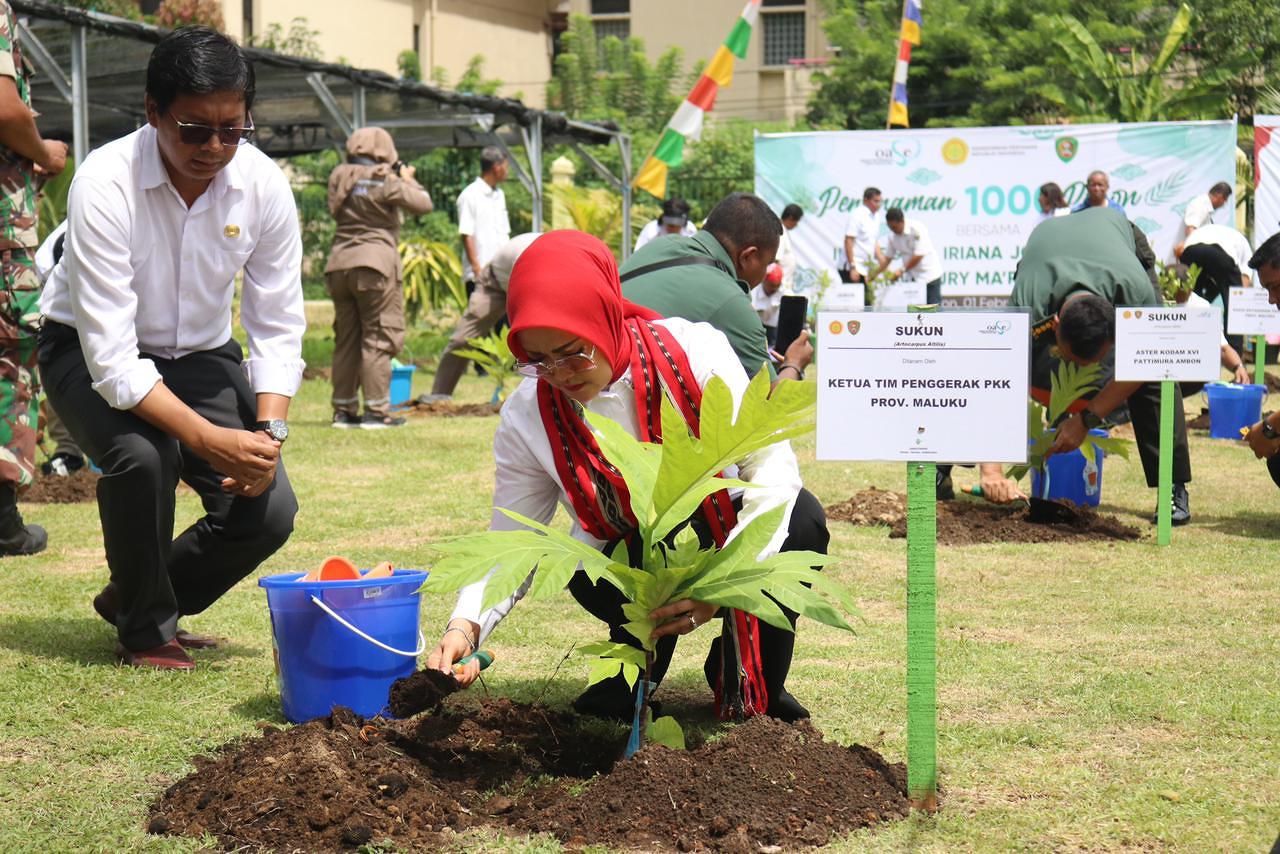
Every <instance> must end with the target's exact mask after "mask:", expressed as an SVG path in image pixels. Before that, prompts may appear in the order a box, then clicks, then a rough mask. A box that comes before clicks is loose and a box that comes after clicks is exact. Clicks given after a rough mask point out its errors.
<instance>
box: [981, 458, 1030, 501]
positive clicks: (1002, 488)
mask: <svg viewBox="0 0 1280 854" xmlns="http://www.w3.org/2000/svg"><path fill="white" fill-rule="evenodd" d="M981 484H982V497H983V498H985V499H987V500H988V501H990V502H991V503H992V504H1011V503H1013V502H1014V501H1026V500H1027V496H1026V495H1025V494H1024V493H1023V491H1022V490H1021V489H1019V488H1018V482H1017V481H1016V480H1010V479H1009V478H1007V477H1005V476H1004V472H1003V471H1001V468H1000V466H999V465H996V466H991V467H988V466H985V465H984V466H983V467H982V480H981Z"/></svg>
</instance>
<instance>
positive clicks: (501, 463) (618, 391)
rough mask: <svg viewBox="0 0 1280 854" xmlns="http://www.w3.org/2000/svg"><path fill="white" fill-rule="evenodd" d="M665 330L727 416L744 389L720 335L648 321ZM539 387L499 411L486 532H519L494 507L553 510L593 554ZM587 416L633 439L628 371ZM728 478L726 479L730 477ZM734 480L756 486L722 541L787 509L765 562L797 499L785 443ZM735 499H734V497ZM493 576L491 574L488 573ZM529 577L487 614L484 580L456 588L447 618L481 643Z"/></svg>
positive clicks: (536, 515)
mask: <svg viewBox="0 0 1280 854" xmlns="http://www.w3.org/2000/svg"><path fill="white" fill-rule="evenodd" d="M655 323H656V324H657V325H659V326H664V327H666V328H667V330H669V331H670V332H671V334H672V335H674V336H675V339H676V340H677V341H678V342H680V345H681V346H682V347H683V348H684V351H685V353H687V354H688V357H689V366H690V367H691V368H692V369H693V374H694V377H695V379H696V380H697V383H698V386H699V387H701V388H706V385H707V383H708V382H709V381H710V380H711V377H713V376H718V377H720V379H722V380H723V381H724V382H725V384H726V385H728V386H729V391H730V393H731V394H732V395H733V401H734V409H735V412H736V409H737V407H738V405H740V403H741V401H742V395H743V393H744V392H745V391H746V388H747V382H748V380H747V375H746V372H745V371H743V369H742V365H741V363H740V362H739V361H738V357H737V356H736V355H734V352H733V348H732V347H730V346H729V341H728V339H727V338H725V337H724V334H723V333H721V332H720V331H719V330H717V329H715V328H714V327H713V326H711V325H710V324H707V323H690V322H689V321H687V320H683V319H680V318H667V319H664V320H658V321H655ZM537 384H538V381H537V380H534V379H526V380H525V381H524V382H522V383H521V384H520V386H519V387H518V388H517V389H516V390H515V392H514V393H512V395H511V397H510V398H509V399H508V400H507V402H506V404H505V405H503V407H502V417H501V421H500V423H499V424H498V430H497V433H495V434H494V437H493V458H494V464H495V468H496V472H495V476H494V478H495V482H494V490H493V517H492V519H491V521H490V523H489V530H491V531H510V530H519V529H520V528H521V527H522V526H521V525H520V524H518V523H517V522H515V521H514V520H512V519H511V518H509V517H508V516H506V515H504V514H503V513H502V512H501V511H500V509H499V508H506V509H508V510H513V511H515V512H517V513H520V514H521V515H523V516H527V517H529V518H530V519H534V520H536V521H538V522H541V523H543V524H547V523H549V522H550V521H551V518H552V517H553V516H554V515H555V511H556V503H557V502H559V503H560V504H563V505H564V508H565V510H566V511H567V512H568V513H569V517H570V518H571V519H573V529H572V531H571V535H572V536H573V537H574V538H575V539H577V540H580V541H581V542H584V543H587V544H589V545H591V546H592V547H594V548H600V547H602V546H603V545H604V544H605V543H604V541H603V540H598V539H596V538H595V537H593V536H591V535H590V534H588V533H587V532H586V531H584V530H583V529H582V525H581V524H579V522H578V519H577V515H576V513H575V512H574V509H573V504H572V502H571V501H570V500H569V497H568V495H567V494H566V493H565V489H564V484H562V483H561V482H560V476H559V474H557V472H556V463H555V456H554V454H553V453H552V449H551V442H550V441H549V440H548V439H547V434H546V430H545V429H544V427H543V425H542V417H541V415H540V414H539V412H538V394H537ZM587 409H589V410H590V411H592V412H594V413H596V414H598V415H604V416H606V417H608V418H611V419H613V420H614V421H616V422H618V423H619V424H621V425H622V426H623V427H624V428H625V429H626V430H627V431H628V432H629V433H630V434H631V435H632V436H636V437H638V436H639V433H640V430H639V422H638V419H637V415H636V401H635V392H634V390H633V387H632V384H631V371H630V370H629V369H628V370H627V372H626V373H624V374H623V375H622V376H621V377H619V378H618V380H617V381H616V382H614V383H613V384H612V385H611V386H609V387H608V388H606V389H605V390H603V391H601V392H600V394H598V395H597V396H596V397H595V398H594V399H592V400H591V402H590V403H588V404H587ZM730 473H731V474H732V472H730ZM736 477H737V478H739V479H741V480H745V481H749V482H751V483H754V484H759V486H758V487H757V488H755V489H747V490H736V491H735V492H737V493H740V494H741V496H742V509H741V511H740V512H739V513H738V523H737V525H736V526H735V527H734V528H733V530H732V531H730V532H729V539H730V540H731V539H733V538H734V537H735V536H737V534H738V532H739V531H740V530H741V529H742V528H743V527H744V526H745V525H747V524H748V523H750V522H751V520H752V519H754V518H756V517H757V516H759V515H760V514H762V513H766V512H768V511H769V510H772V509H774V508H775V507H778V506H779V505H784V504H785V505H786V507H787V509H786V512H785V514H784V516H783V519H782V522H781V524H780V525H779V526H778V530H777V531H776V532H775V533H774V535H773V538H772V539H771V540H770V541H769V544H768V546H766V547H765V548H764V549H763V550H762V551H761V552H760V555H759V559H761V560H763V559H764V558H767V557H770V556H772V555H774V554H776V553H777V552H778V551H779V549H781V548H782V543H783V541H784V540H785V539H786V537H787V527H788V525H789V524H790V520H791V510H792V507H793V506H794V504H795V499H796V495H797V494H798V493H799V492H800V487H801V485H802V484H801V481H800V469H799V467H798V466H797V463H796V457H795V454H794V453H793V452H792V450H791V444H790V442H779V443H777V444H775V445H770V446H769V447H767V448H763V449H761V450H759V451H756V452H755V453H753V454H748V455H747V456H746V457H744V458H743V459H742V460H739V461H738V471H737V474H736ZM735 497H736V496H735ZM490 575H492V572H490ZM532 577H533V576H532V574H530V576H529V578H528V579H525V582H524V584H523V585H521V587H520V589H519V590H517V591H516V592H515V593H514V594H513V595H512V596H510V597H509V598H508V599H506V600H505V601H503V602H499V603H498V604H497V605H495V606H494V607H492V608H490V609H488V610H487V611H483V612H482V611H481V604H482V602H483V600H484V591H485V586H486V584H487V583H488V580H489V576H488V575H486V576H485V577H484V578H483V579H481V580H480V581H477V582H475V583H474V584H471V585H468V586H467V587H464V588H462V590H460V591H459V592H458V602H457V605H456V606H455V607H454V610H453V617H452V618H451V619H458V618H464V619H467V620H471V621H472V622H475V623H478V624H479V625H480V637H479V639H478V641H477V643H479V642H480V641H483V640H484V639H485V638H486V637H487V636H488V635H489V633H490V632H492V631H493V629H494V627H495V626H497V625H498V623H499V622H501V620H502V618H503V617H505V616H506V615H507V614H508V613H510V611H511V609H512V608H513V607H514V606H515V603H516V602H518V601H520V599H521V598H522V597H523V596H524V594H525V593H526V592H527V591H528V589H529V584H530V581H531V579H532Z"/></svg>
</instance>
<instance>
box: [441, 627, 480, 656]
mask: <svg viewBox="0 0 1280 854" xmlns="http://www.w3.org/2000/svg"><path fill="white" fill-rule="evenodd" d="M449 632H457V633H458V634H460V635H462V637H463V638H464V639H466V641H467V646H469V647H471V651H472V652H475V651H476V645H475V643H474V642H473V641H472V640H471V635H469V634H467V632H466V630H465V629H461V628H459V627H458V626H450V627H449V628H447V629H445V630H444V634H445V635H447V634H449ZM440 637H441V638H443V637H444V635H441V636H440Z"/></svg>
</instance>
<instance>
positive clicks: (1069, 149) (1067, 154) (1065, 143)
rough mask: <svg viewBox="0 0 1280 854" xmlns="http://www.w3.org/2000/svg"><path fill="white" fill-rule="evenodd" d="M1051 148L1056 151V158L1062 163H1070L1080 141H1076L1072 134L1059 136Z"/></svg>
mask: <svg viewBox="0 0 1280 854" xmlns="http://www.w3.org/2000/svg"><path fill="white" fill-rule="evenodd" d="M1053 150H1054V151H1055V152H1057V154H1058V159H1059V160H1061V161H1062V162H1063V163H1070V162H1071V161H1072V160H1073V159H1074V158H1075V156H1076V154H1078V153H1079V152H1080V143H1079V142H1077V141H1076V138H1075V137H1074V136H1063V137H1059V138H1058V141H1057V142H1055V143H1054V144H1053Z"/></svg>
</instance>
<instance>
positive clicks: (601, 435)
mask: <svg viewBox="0 0 1280 854" xmlns="http://www.w3.org/2000/svg"><path fill="white" fill-rule="evenodd" d="M586 414H587V422H588V423H589V424H590V425H591V428H592V430H593V431H594V432H595V437H596V442H597V443H598V444H599V445H600V450H601V451H603V452H604V456H605V459H607V460H608V461H609V462H610V463H612V464H613V466H614V468H616V469H617V470H618V472H619V473H620V474H621V475H622V479H623V480H625V481H626V482H627V492H629V493H630V494H631V509H632V512H633V513H635V514H636V521H637V522H638V523H639V525H640V527H641V529H647V528H649V527H650V526H651V525H652V524H653V519H652V517H651V516H650V515H648V514H651V513H652V512H653V503H652V497H653V487H654V483H655V482H656V481H657V479H658V466H659V463H661V461H662V446H661V445H656V444H651V443H649V442H641V441H639V440H638V439H636V438H635V437H634V436H632V435H631V434H630V433H628V432H627V431H626V430H625V429H624V428H623V427H622V425H621V424H619V423H618V422H616V421H614V420H613V419H612V418H606V417H605V416H603V415H599V414H597V413H594V412H591V411H590V410H587V413H586Z"/></svg>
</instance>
